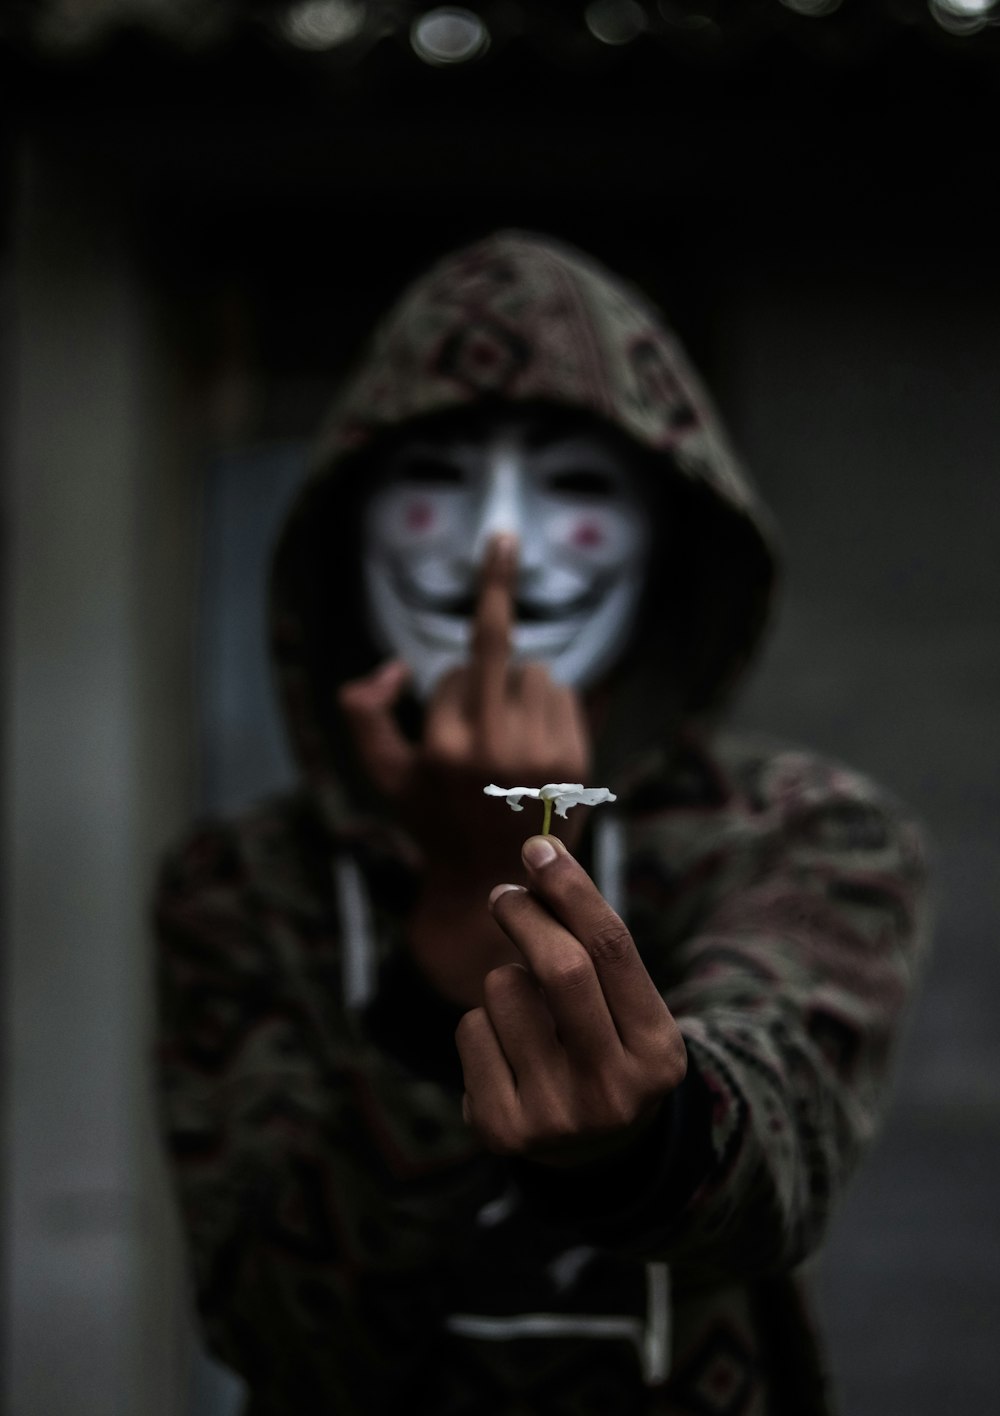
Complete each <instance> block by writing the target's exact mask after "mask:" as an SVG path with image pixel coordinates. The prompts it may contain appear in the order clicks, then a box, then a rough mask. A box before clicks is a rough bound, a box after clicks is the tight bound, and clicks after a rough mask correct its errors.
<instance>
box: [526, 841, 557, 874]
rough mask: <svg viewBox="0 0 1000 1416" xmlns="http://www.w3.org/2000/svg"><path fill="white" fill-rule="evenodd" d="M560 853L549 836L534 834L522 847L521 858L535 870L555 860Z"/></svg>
mask: <svg viewBox="0 0 1000 1416" xmlns="http://www.w3.org/2000/svg"><path fill="white" fill-rule="evenodd" d="M558 854H559V852H558V851H557V850H556V848H555V846H554V845H553V844H552V842H551V841H550V840H549V838H548V836H532V837H531V838H530V839H529V840H527V841H525V843H524V845H523V846H522V847H521V859H522V860H523V861H524V863H525V865H530V866H531V867H532V869H534V870H541V868H542V866H543V865H548V864H549V863H550V861H553V860H555V858H556V856H557V855H558Z"/></svg>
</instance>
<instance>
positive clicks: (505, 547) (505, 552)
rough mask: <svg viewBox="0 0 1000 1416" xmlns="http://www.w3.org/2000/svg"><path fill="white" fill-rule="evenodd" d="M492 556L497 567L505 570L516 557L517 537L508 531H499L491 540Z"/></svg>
mask: <svg viewBox="0 0 1000 1416" xmlns="http://www.w3.org/2000/svg"><path fill="white" fill-rule="evenodd" d="M493 554H494V555H495V556H496V563H497V565H498V566H499V567H500V568H501V569H503V570H506V569H507V568H508V567H509V566H510V565H511V563H512V562H513V560H514V557H515V556H516V555H517V537H516V536H514V535H512V534H511V533H510V532H509V531H501V532H499V533H498V534H497V535H496V536H495V537H494V538H493Z"/></svg>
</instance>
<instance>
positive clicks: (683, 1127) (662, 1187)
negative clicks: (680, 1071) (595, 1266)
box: [513, 1055, 712, 1250]
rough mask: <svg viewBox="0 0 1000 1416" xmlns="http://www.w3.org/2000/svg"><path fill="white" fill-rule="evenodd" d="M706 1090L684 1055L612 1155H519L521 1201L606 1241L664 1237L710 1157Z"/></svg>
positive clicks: (631, 1243)
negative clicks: (568, 1159)
mask: <svg viewBox="0 0 1000 1416" xmlns="http://www.w3.org/2000/svg"><path fill="white" fill-rule="evenodd" d="M711 1117H712V1101H711V1096H710V1094H709V1092H708V1090H707V1088H706V1086H705V1084H704V1082H703V1081H702V1079H701V1077H700V1075H699V1073H698V1071H697V1068H696V1067H695V1066H694V1064H693V1061H691V1059H690V1055H689V1063H688V1071H687V1075H686V1076H685V1078H684V1081H683V1082H682V1083H681V1084H680V1086H679V1087H678V1088H677V1089H676V1091H674V1092H673V1093H672V1094H671V1095H670V1096H669V1097H668V1098H667V1099H666V1101H665V1102H664V1104H663V1106H662V1108H661V1110H660V1113H659V1115H658V1116H657V1117H656V1119H655V1121H654V1122H653V1123H652V1124H651V1125H650V1126H649V1128H648V1129H647V1130H645V1131H644V1132H643V1133H642V1135H641V1136H638V1137H637V1138H636V1140H635V1141H634V1142H633V1143H632V1144H631V1145H629V1146H628V1147H626V1148H625V1149H624V1150H621V1151H618V1152H616V1153H615V1154H614V1155H613V1156H609V1157H607V1158H606V1159H602V1160H600V1161H593V1162H588V1163H587V1164H584V1165H576V1166H552V1165H541V1164H539V1163H538V1162H535V1161H530V1160H517V1161H515V1162H513V1165H514V1172H515V1173H514V1179H515V1181H516V1183H517V1186H518V1188H519V1189H520V1191H521V1193H522V1195H523V1197H524V1200H525V1203H526V1204H528V1205H529V1206H530V1207H531V1208H532V1209H533V1210H534V1211H535V1213H536V1214H537V1215H538V1217H539V1218H540V1219H542V1220H543V1221H544V1222H546V1223H550V1224H552V1225H553V1226H555V1227H559V1228H564V1227H567V1226H568V1227H571V1228H572V1229H574V1230H575V1231H576V1232H577V1233H578V1234H579V1235H580V1236H581V1237H582V1238H584V1239H589V1240H592V1241H593V1242H595V1243H597V1244H601V1245H606V1246H610V1247H621V1248H623V1249H630V1250H631V1249H641V1248H643V1247H645V1246H646V1245H648V1244H652V1243H655V1242H656V1241H657V1240H659V1239H662V1238H665V1237H666V1236H667V1235H668V1234H669V1232H670V1231H671V1230H672V1229H673V1227H674V1222H675V1220H676V1218H677V1217H678V1216H679V1214H680V1212H681V1211H682V1210H683V1209H684V1207H685V1206H686V1205H687V1203H688V1201H689V1200H690V1199H691V1197H692V1195H693V1194H694V1193H695V1191H696V1190H697V1189H698V1187H699V1185H700V1184H701V1182H702V1181H703V1180H704V1179H705V1177H706V1176H707V1174H708V1172H709V1170H710V1168H711V1164H712V1149H711V1134H710V1128H711Z"/></svg>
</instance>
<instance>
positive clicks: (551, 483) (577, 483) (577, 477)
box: [546, 467, 615, 497]
mask: <svg viewBox="0 0 1000 1416" xmlns="http://www.w3.org/2000/svg"><path fill="white" fill-rule="evenodd" d="M546 487H547V488H548V490H549V491H550V492H562V493H563V494H564V495H568V496H576V497H612V496H614V494H615V484H614V481H613V480H612V478H611V477H610V476H609V475H608V474H607V472H598V471H597V470H596V469H594V468H590V467H573V468H567V469H566V471H565V472H554V473H553V474H552V476H551V477H549V478H548V479H547V481H546Z"/></svg>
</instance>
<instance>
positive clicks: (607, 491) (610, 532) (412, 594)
mask: <svg viewBox="0 0 1000 1416" xmlns="http://www.w3.org/2000/svg"><path fill="white" fill-rule="evenodd" d="M540 429H541V431H537V432H536V431H533V429H532V427H531V425H526V424H525V423H523V422H520V421H516V420H513V419H512V420H510V421H509V422H500V423H497V424H495V425H493V427H492V428H491V429H490V431H489V432H488V433H487V434H486V436H484V437H480V438H476V437H475V436H474V435H471V434H463V435H459V436H454V437H440V438H439V437H438V436H436V435H434V436H428V437H427V438H426V439H425V438H416V439H414V441H413V442H411V443H407V444H405V445H404V446H403V447H402V448H401V449H400V450H399V451H398V452H397V453H395V454H394V455H393V456H392V457H391V459H390V460H389V463H388V465H387V466H386V468H385V475H384V480H383V482H382V484H381V486H380V488H379V490H378V491H377V492H376V493H375V495H374V496H373V497H372V500H371V502H370V503H369V505H368V508H367V511H366V516H365V524H364V536H365V556H364V568H365V584H366V590H367V594H368V605H369V611H370V619H371V627H372V629H373V630H374V633H375V636H376V638H377V640H378V642H379V644H380V646H381V648H382V649H383V650H385V651H386V652H388V653H390V654H393V655H395V656H398V657H399V658H401V659H403V660H404V661H405V662H406V663H407V664H408V665H409V667H410V670H411V672H412V674H413V681H414V688H415V690H416V692H417V694H418V696H420V697H426V696H427V695H428V694H429V693H430V691H431V689H432V688H433V687H434V685H435V684H436V683H437V681H438V679H439V678H440V677H441V675H442V674H443V673H445V672H447V671H448V670H449V669H452V668H454V667H456V666H457V665H459V664H462V663H464V662H465V661H466V660H467V658H468V653H469V641H470V628H471V617H472V613H473V610H474V606H475V601H476V595H477V590H478V583H479V576H480V571H481V567H482V560H483V555H484V552H485V550H486V546H487V544H488V542H489V540H490V538H491V537H493V536H495V535H496V534H497V533H499V532H507V533H510V534H512V535H514V536H516V537H517V541H518V546H519V556H518V572H517V581H516V592H515V601H516V603H515V620H516V622H515V625H514V628H513V634H512V641H513V642H512V649H513V656H514V658H515V659H517V660H522V661H523V660H529V659H531V660H540V661H542V662H543V663H545V664H547V665H548V668H549V670H550V672H551V674H552V676H553V678H554V679H556V680H557V681H558V682H561V683H565V684H572V685H573V686H575V687H577V688H586V687H588V686H589V685H590V684H593V683H594V682H595V681H596V680H597V679H598V678H599V677H600V676H601V674H603V673H604V672H605V670H606V669H608V668H609V667H610V666H611V664H612V663H613V662H614V661H615V659H616V658H618V656H619V655H620V654H621V652H622V649H623V648H624V645H625V641H626V638H627V636H628V633H629V631H630V630H631V628H632V624H633V621H634V619H635V613H636V609H637V607H638V603H639V598H640V595H641V593H642V588H643V584H644V581H645V571H646V559H647V555H648V548H649V530H648V518H647V516H646V513H645V508H644V505H643V502H642V500H641V499H640V496H639V493H638V490H637V487H636V481H635V478H634V476H633V474H632V472H631V469H630V468H629V467H628V466H627V464H626V459H625V458H624V457H623V456H622V454H621V453H620V452H619V451H618V450H617V449H616V448H615V447H614V445H613V444H612V443H611V442H610V440H607V441H605V440H604V439H602V438H601V437H599V436H598V435H595V434H593V433H591V432H588V431H583V432H580V433H572V432H571V433H569V434H565V433H563V432H561V431H560V432H558V433H555V434H553V435H552V436H551V437H546V436H545V435H544V424H541V425H540Z"/></svg>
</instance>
